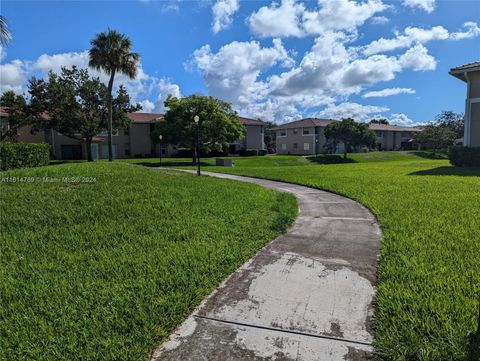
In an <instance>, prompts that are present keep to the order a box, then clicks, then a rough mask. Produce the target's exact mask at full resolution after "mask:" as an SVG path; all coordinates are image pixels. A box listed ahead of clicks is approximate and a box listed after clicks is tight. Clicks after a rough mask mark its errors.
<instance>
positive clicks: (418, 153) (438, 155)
mask: <svg viewBox="0 0 480 361" xmlns="http://www.w3.org/2000/svg"><path fill="white" fill-rule="evenodd" d="M408 153H409V154H412V155H416V156H417V157H420V158H426V159H448V154H447V152H446V151H444V150H438V151H437V152H436V153H435V154H433V152H432V151H425V150H421V151H410V152H408Z"/></svg>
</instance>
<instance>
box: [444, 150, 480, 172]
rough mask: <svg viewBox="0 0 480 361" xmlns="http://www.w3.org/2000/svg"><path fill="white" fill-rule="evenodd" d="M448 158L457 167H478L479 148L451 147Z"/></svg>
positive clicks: (479, 159)
mask: <svg viewBox="0 0 480 361" xmlns="http://www.w3.org/2000/svg"><path fill="white" fill-rule="evenodd" d="M448 158H449V159H450V163H451V164H452V165H455V166H458V167H480V147H463V146H455V147H451V148H450V150H449V152H448Z"/></svg>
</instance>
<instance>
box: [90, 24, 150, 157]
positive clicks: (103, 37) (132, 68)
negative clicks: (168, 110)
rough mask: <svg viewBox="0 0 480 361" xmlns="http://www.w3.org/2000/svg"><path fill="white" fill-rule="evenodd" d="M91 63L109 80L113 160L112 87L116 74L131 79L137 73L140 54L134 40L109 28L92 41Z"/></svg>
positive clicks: (109, 118) (109, 148)
mask: <svg viewBox="0 0 480 361" xmlns="http://www.w3.org/2000/svg"><path fill="white" fill-rule="evenodd" d="M90 44H91V46H92V48H91V49H90V51H89V55H90V61H89V65H90V66H91V67H92V68H95V69H97V70H103V71H105V72H106V73H107V74H108V75H109V76H110V79H109V81H108V87H107V93H108V127H107V128H108V129H107V130H108V160H109V161H110V162H111V161H112V117H113V114H112V89H113V81H114V79H115V74H116V73H117V72H118V73H123V74H125V75H127V76H128V77H129V78H130V79H133V78H135V76H136V75H137V68H138V61H139V59H140V55H139V54H138V53H134V52H132V50H131V49H132V42H131V40H130V39H129V38H128V37H126V36H125V35H124V34H121V33H119V32H118V31H116V30H112V29H108V30H107V31H105V32H102V33H99V34H97V35H96V37H95V38H94V39H93V40H91V41H90Z"/></svg>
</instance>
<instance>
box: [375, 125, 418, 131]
mask: <svg viewBox="0 0 480 361" xmlns="http://www.w3.org/2000/svg"><path fill="white" fill-rule="evenodd" d="M368 127H369V128H370V129H371V130H390V131H394V132H421V131H422V129H421V128H418V127H402V126H400V125H394V124H378V123H373V124H369V125H368Z"/></svg>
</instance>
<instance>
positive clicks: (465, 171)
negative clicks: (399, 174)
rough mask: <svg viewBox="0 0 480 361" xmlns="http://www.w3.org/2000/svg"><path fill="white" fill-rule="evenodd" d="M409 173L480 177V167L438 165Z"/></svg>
mask: <svg viewBox="0 0 480 361" xmlns="http://www.w3.org/2000/svg"><path fill="white" fill-rule="evenodd" d="M409 175H414V176H419V175H456V176H463V177H480V167H453V166H451V167H448V166H446V167H437V168H432V169H425V170H419V171H417V172H412V173H410V174H409Z"/></svg>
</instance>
